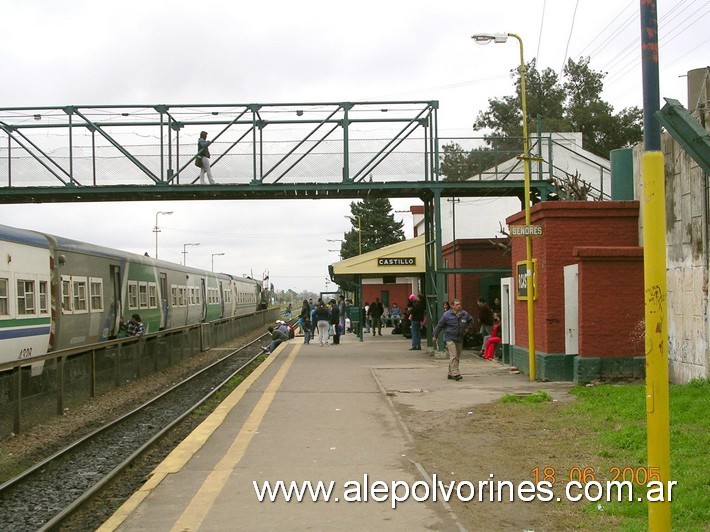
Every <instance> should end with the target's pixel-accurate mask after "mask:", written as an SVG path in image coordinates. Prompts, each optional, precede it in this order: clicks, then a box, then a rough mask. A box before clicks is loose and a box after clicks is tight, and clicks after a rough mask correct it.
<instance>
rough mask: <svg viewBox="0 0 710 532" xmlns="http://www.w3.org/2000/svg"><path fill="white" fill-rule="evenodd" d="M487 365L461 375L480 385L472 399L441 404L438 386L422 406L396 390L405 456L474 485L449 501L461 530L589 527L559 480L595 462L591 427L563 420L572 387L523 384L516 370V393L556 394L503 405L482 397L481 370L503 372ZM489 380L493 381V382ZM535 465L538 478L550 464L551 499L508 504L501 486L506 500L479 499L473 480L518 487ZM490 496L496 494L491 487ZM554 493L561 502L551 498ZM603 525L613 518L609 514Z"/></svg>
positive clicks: (486, 492)
mask: <svg viewBox="0 0 710 532" xmlns="http://www.w3.org/2000/svg"><path fill="white" fill-rule="evenodd" d="M488 364H489V366H488V368H490V369H485V368H484V369H481V367H480V366H478V365H473V366H469V371H471V372H473V374H474V375H473V376H469V377H468V378H467V376H464V380H463V381H461V383H467V385H468V386H469V387H470V389H471V390H474V389H478V390H477V391H478V392H479V393H478V396H479V397H478V399H475V398H474V399H473V400H472V401H471V402H470V403H466V402H465V400H462V399H461V398H460V397H459V398H456V397H454V398H453V400H452V405H451V406H452V407H451V408H443V407H441V404H440V403H438V402H437V399H436V390H428V391H430V392H431V393H430V397H428V398H423V401H428V402H429V404H432V405H433V406H434V408H432V409H428V410H427V409H426V408H422V404H423V403H419V404H417V403H416V399H410V397H409V394H406V397H405V394H398V393H397V392H396V391H395V392H394V397H393V403H394V405H395V408H396V410H397V411H398V412H399V414H400V416H401V419H402V421H403V423H404V425H405V426H406V427H407V429H408V430H409V432H410V434H411V437H412V439H413V445H412V446H413V451H412V452H411V454H410V456H409V457H410V458H411V459H412V460H413V461H415V462H418V463H419V464H421V465H422V466H423V468H424V469H425V470H426V473H427V474H428V475H433V474H436V476H437V478H438V479H440V480H442V481H443V482H444V483H445V484H446V483H448V482H450V481H451V480H454V481H456V482H461V481H470V482H473V483H474V485H475V486H476V492H475V498H474V499H473V500H472V501H471V502H462V501H460V500H459V499H458V498H456V497H452V499H451V501H450V505H451V508H452V510H453V512H454V513H455V515H456V517H457V518H458V520H459V521H460V523H461V525H463V527H465V528H466V529H467V530H518V531H522V530H535V531H541V530H553V531H557V530H587V529H589V528H590V526H592V525H591V522H592V521H590V516H588V515H586V514H585V511H584V507H585V506H586V503H577V504H575V503H572V502H569V501H566V500H565V499H564V491H563V487H562V486H563V485H564V483H563V482H560V481H562V480H568V479H569V472H570V471H571V470H573V468H580V469H584V468H585V467H589V466H592V467H593V466H594V460H595V457H594V455H593V454H592V452H590V450H589V449H588V447H587V446H586V445H583V444H582V442H583V439H584V438H585V437H586V435H587V433H588V432H587V431H588V430H589V428H588V427H578V426H568V425H569V424H566V423H565V419H564V411H565V409H566V407H567V405H568V403H569V402H570V401H573V400H574V397H573V396H572V395H570V394H569V389H570V388H571V386H569V385H568V386H567V387H566V388H564V387H559V386H557V387H556V385H558V384H560V383H555V384H553V383H527V382H524V381H525V380H526V379H522V381H523V382H520V381H521V379H520V377H522V376H520V375H516V376H515V377H513V378H514V379H517V381H518V383H519V386H520V388H521V389H523V388H524V391H521V392H519V393H520V394H521V395H525V394H528V393H531V392H530V390H531V389H533V388H537V389H547V390H553V391H552V396H553V397H554V398H555V399H554V401H551V402H545V403H540V404H503V403H501V402H499V401H497V399H496V398H494V397H493V396H492V395H490V396H489V395H486V388H487V387H488V386H489V381H487V380H486V379H485V378H484V377H485V375H484V374H483V373H481V372H484V371H490V375H489V376H490V377H491V378H492V379H493V378H495V379H498V380H499V382H500V381H501V380H505V379H506V377H505V374H504V371H508V370H507V369H504V368H503V366H502V365H500V364H497V363H495V362H490V363H488ZM471 368H473V369H471ZM462 371H463V369H462ZM477 372H478V374H477ZM477 377H478V378H479V379H477ZM461 383H457V384H461ZM490 385H491V386H493V381H492V380H491V381H490ZM454 393H456V392H454ZM481 394H483V396H484V397H483V399H481V398H480V395H481ZM499 395H501V394H499ZM449 397H450V398H451V396H449ZM491 401H494V402H491ZM407 403H409V404H407ZM535 468H538V475H539V477H540V480H542V478H541V477H542V476H543V474H544V470H545V468H554V470H555V476H556V478H557V480H558V482H557V483H556V484H555V487H554V488H553V491H554V498H553V500H552V501H549V502H541V501H532V502H523V501H520V500H516V501H515V502H508V500H507V493H508V492H507V491H504V490H502V493H503V494H504V495H505V499H506V501H505V502H495V501H494V502H491V501H490V496H491V494H490V492H489V490H488V489H487V488H484V490H483V491H482V495H481V496H482V499H483V500H482V501H479V493H478V482H479V481H487V480H490V479H492V480H494V481H495V480H505V481H511V482H512V483H513V484H516V485H517V484H518V483H520V482H522V481H532V482H534V481H535ZM547 472H548V473H549V472H551V470H550V469H548V470H547ZM491 475H493V477H491ZM468 494H470V492H469V491H466V492H464V493H463V495H464V496H465V495H468ZM493 497H494V499H495V498H496V497H497V494H496V492H495V488H494V493H493ZM557 497H560V498H561V499H562V501H561V502H557V501H556V498H557ZM516 499H517V497H516ZM593 517H594V516H592V517H591V519H593ZM605 523H606V524H607V525H608V524H611V523H613V520H612V521H605Z"/></svg>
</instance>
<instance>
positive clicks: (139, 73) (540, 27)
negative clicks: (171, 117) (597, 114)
mask: <svg viewBox="0 0 710 532" xmlns="http://www.w3.org/2000/svg"><path fill="white" fill-rule="evenodd" d="M639 3H640V2H639V0H632V1H630V2H627V1H625V0H579V1H576V0H498V1H496V2H483V1H474V0H466V1H446V0H442V1H440V2H437V3H432V2H428V1H427V2H424V1H419V0H408V1H388V2H383V1H381V0H379V1H377V2H375V1H370V0H361V1H360V2H357V3H354V4H348V3H339V2H333V1H332V0H331V1H308V0H306V1H303V2H292V1H269V0H264V1H262V2H248V3H245V2H235V1H234V0H229V1H221V0H219V1H217V0H214V1H210V0H202V1H199V2H196V1H194V0H190V1H189V2H188V1H183V0H170V1H162V0H157V1H156V0H149V1H145V0H144V1H141V2H138V1H134V0H122V1H121V2H101V1H96V0H87V1H75V0H67V1H65V2H56V1H54V0H5V1H4V2H3V19H4V21H5V23H4V24H3V31H2V32H1V33H0V65H2V69H3V72H4V74H3V76H2V78H1V79H0V106H2V107H10V106H47V105H70V104H72V105H86V104H150V105H153V104H181V103H204V104H213V103H252V102H259V103H261V102H264V103H266V102H318V101H332V102H337V101H362V100H413V99H417V100H439V102H440V111H439V135H440V136H441V137H446V136H464V135H469V136H472V135H474V132H473V131H472V129H471V124H472V123H473V121H474V120H475V118H476V116H477V114H478V113H479V112H481V111H483V110H484V109H486V108H487V102H488V99H489V98H494V97H501V96H504V95H509V94H512V93H513V92H514V89H513V83H512V80H511V78H510V70H511V69H513V68H515V67H516V66H517V65H518V64H519V49H518V46H517V41H510V42H508V43H506V44H491V45H488V46H479V45H476V44H474V43H473V41H472V40H471V39H470V36H471V35H472V34H474V33H482V32H511V33H517V34H519V35H520V36H521V37H522V39H523V42H524V44H525V59H526V60H527V61H530V60H531V59H533V58H537V64H538V68H539V69H543V68H546V67H550V68H552V69H554V70H555V71H557V72H558V73H559V72H560V71H561V69H562V66H563V64H564V61H565V58H566V57H572V58H574V59H575V60H576V59H578V58H579V57H580V56H582V55H584V56H590V57H591V67H592V68H593V69H595V70H601V71H604V72H608V75H607V77H606V78H605V92H604V98H605V99H606V100H607V101H608V102H609V103H611V104H612V105H613V106H614V108H615V109H616V110H621V109H622V108H624V107H627V106H631V105H637V106H639V107H641V102H642V89H641V61H640V58H641V51H640V42H639V41H640V23H639V16H638V6H639ZM658 7H659V26H660V29H659V36H660V75H661V81H660V83H661V85H660V89H661V91H660V92H661V97H671V98H675V99H678V100H680V101H681V103H683V104H684V105H686V104H687V102H686V100H687V97H686V85H685V77H684V76H685V74H686V72H687V71H688V70H690V69H694V68H702V67H705V66H707V64H708V62H709V61H708V58H710V34H709V33H708V32H707V28H708V26H709V25H710V24H709V23H710V4H708V2H707V0H667V1H666V0H658ZM662 104H663V102H661V105H662ZM215 177H216V178H217V179H219V173H218V171H217V168H216V169H215ZM0 183H2V185H3V186H4V185H5V184H6V180H5V177H2V180H1V181H0ZM482 201H484V200H482ZM485 202H486V203H487V204H488V205H490V199H487V200H485ZM411 203H412V202H411V200H402V199H393V200H392V204H393V207H394V208H395V209H396V210H407V209H408V207H409V205H410V204H411ZM348 204H349V202H347V201H325V200H321V201H310V200H308V201H306V200H304V201H281V202H271V201H268V202H267V201H258V202H255V201H252V202H246V201H241V202H236V201H216V202H197V201H192V202H190V201H183V202H131V203H103V204H55V205H52V204H46V205H10V206H6V205H3V206H1V207H0V209H1V210H0V223H3V224H6V225H11V226H15V227H22V228H27V229H36V230H41V231H46V232H51V233H54V234H59V235H62V236H66V237H70V238H74V239H77V240H83V241H86V242H91V243H95V244H101V245H106V246H110V247H116V248H120V249H125V250H127V251H132V252H136V253H141V254H142V253H143V252H149V253H150V254H151V255H153V254H154V250H155V234H154V233H153V232H152V229H153V226H154V225H155V216H156V213H157V212H158V211H173V213H174V214H173V215H170V216H168V215H161V216H160V223H159V225H160V227H161V229H162V232H161V233H160V258H161V259H165V260H170V261H174V262H181V261H182V258H183V254H182V251H183V250H184V249H185V248H184V247H183V246H184V244H185V243H197V242H199V244H200V245H199V246H196V247H188V248H187V250H188V255H187V263H188V264H189V265H191V266H195V267H201V268H205V269H210V267H211V261H212V259H213V257H212V254H214V253H224V256H216V257H214V263H215V270H218V271H225V272H230V273H235V274H244V273H246V274H253V275H255V276H257V277H260V276H261V275H262V274H263V273H264V272H265V271H269V272H270V274H271V278H272V281H273V282H274V283H275V284H276V286H277V288H280V289H288V288H291V289H294V290H296V291H300V290H304V289H308V290H312V291H316V292H317V291H321V290H324V289H326V278H327V266H328V264H330V263H332V262H335V261H337V260H338V254H337V253H335V252H330V251H328V250H329V249H337V248H339V243H338V242H328V241H327V240H328V239H339V238H343V233H344V232H345V231H347V230H349V226H350V222H349V221H348V220H347V219H345V218H344V216H343V215H345V214H348V213H349V208H348ZM506 205H509V203H506ZM507 209H509V206H508V207H506V208H504V209H501V212H496V215H497V216H496V219H490V217H489V223H483V224H481V229H480V231H481V234H480V235H479V236H493V235H494V233H495V230H496V229H497V228H498V222H497V220H498V219H501V220H504V219H505V217H506V216H508V215H510V214H512V212H509V211H507ZM503 211H505V212H503ZM396 216H397V217H398V219H401V220H403V221H404V222H405V230H406V231H407V236H408V237H409V236H411V216H409V215H407V214H400V213H398V214H397V215H396ZM328 289H330V290H332V289H333V286H329V287H328Z"/></svg>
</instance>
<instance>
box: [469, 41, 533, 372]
mask: <svg viewBox="0 0 710 532" xmlns="http://www.w3.org/2000/svg"><path fill="white" fill-rule="evenodd" d="M508 37H513V38H514V39H517V40H518V43H520V100H521V104H522V111H523V157H522V158H523V168H524V169H525V225H530V143H529V142H528V112H527V104H526V100H525V55H524V54H523V40H522V39H521V38H520V36H519V35H516V34H515V33H477V34H475V35H472V36H471V38H472V39H473V40H474V41H475V42H476V43H478V44H488V43H491V42H496V43H504V42H507V40H508ZM525 281H526V285H527V303H528V366H529V368H530V380H531V381H534V380H535V306H534V298H535V287H534V286H533V262H532V236H530V235H527V236H526V237H525Z"/></svg>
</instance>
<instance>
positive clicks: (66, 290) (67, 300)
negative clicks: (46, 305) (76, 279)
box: [62, 277, 72, 312]
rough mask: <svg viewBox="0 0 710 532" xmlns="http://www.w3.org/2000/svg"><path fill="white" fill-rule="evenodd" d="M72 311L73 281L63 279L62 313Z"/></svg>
mask: <svg viewBox="0 0 710 532" xmlns="http://www.w3.org/2000/svg"><path fill="white" fill-rule="evenodd" d="M71 311H72V307H71V280H70V279H69V278H65V277H62V312H71Z"/></svg>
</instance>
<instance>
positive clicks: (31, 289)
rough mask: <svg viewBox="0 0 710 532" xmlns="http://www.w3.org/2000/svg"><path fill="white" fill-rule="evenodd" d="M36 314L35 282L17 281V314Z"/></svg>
mask: <svg viewBox="0 0 710 532" xmlns="http://www.w3.org/2000/svg"><path fill="white" fill-rule="evenodd" d="M34 313H35V282H34V281H30V280H27V279H18V280H17V314H18V315H20V314H24V315H27V314H34Z"/></svg>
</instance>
